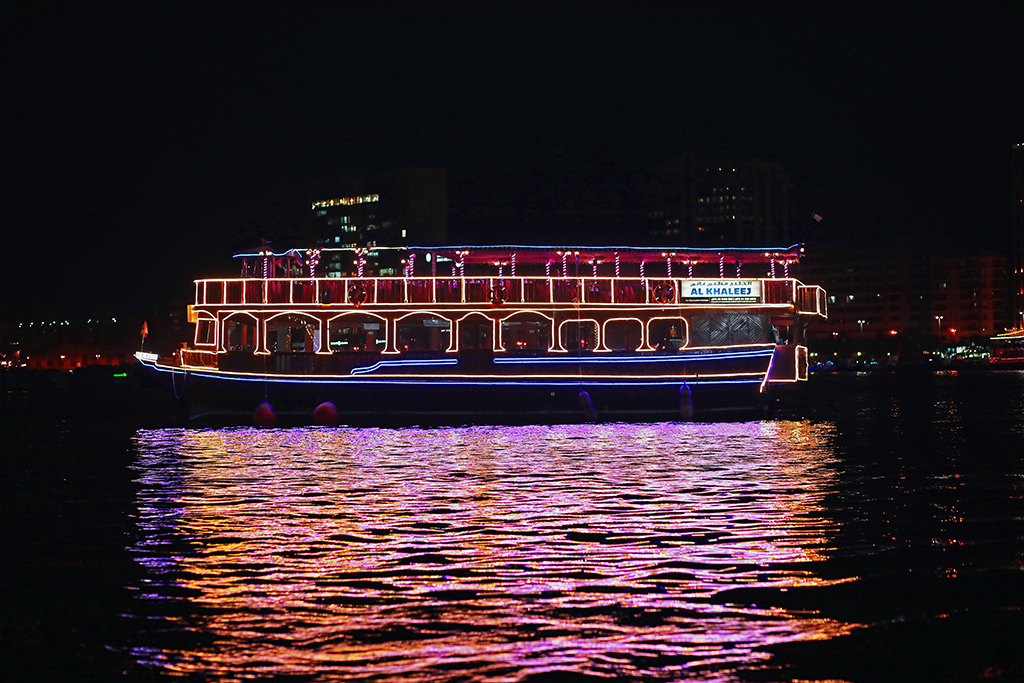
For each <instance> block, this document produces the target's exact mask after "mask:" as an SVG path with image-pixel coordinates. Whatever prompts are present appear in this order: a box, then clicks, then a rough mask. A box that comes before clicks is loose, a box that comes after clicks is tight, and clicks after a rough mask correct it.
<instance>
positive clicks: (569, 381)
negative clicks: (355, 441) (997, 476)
mask: <svg viewBox="0 0 1024 683" xmlns="http://www.w3.org/2000/svg"><path fill="white" fill-rule="evenodd" d="M140 362H141V364H142V365H143V366H147V367H150V368H153V369H154V370H156V371H159V372H162V373H171V374H176V375H194V376H196V377H205V378H207V379H216V380H229V381H232V382H276V383H282V382H284V383H288V382H291V383H295V384H354V385H364V384H423V385H431V386H437V385H439V384H443V385H447V386H490V385H498V386H579V385H580V384H581V381H580V378H566V379H564V380H529V381H522V380H519V381H516V380H511V381H508V380H485V381H484V380H449V379H442V378H432V379H416V378H410V379H375V378H367V379H360V380H359V381H357V382H356V381H353V380H346V379H344V378H336V379H302V378H296V377H272V376H270V375H267V376H265V377H237V376H231V375H225V374H222V373H219V372H203V371H196V370H181V369H179V368H171V367H169V366H158V365H156V364H153V362H146V361H145V360H140ZM758 375H759V377H757V378H754V379H727V380H714V379H699V378H683V377H680V378H679V379H678V380H668V381H646V382H644V381H626V382H609V381H604V380H599V381H590V380H586V379H584V381H583V384H584V385H585V386H623V387H625V386H680V385H681V384H683V383H685V384H758V383H760V382H761V381H762V379H761V377H760V373H758Z"/></svg>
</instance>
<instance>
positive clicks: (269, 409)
mask: <svg viewBox="0 0 1024 683" xmlns="http://www.w3.org/2000/svg"><path fill="white" fill-rule="evenodd" d="M252 421H253V422H254V423H256V426H257V427H265V428H267V429H269V428H271V427H273V426H274V425H276V424H277V413H275V412H274V407H273V406H271V405H270V404H269V403H267V402H266V401H264V402H263V403H261V404H260V405H259V407H258V408H256V412H255V413H253V414H252Z"/></svg>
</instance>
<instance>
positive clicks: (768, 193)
mask: <svg viewBox="0 0 1024 683" xmlns="http://www.w3.org/2000/svg"><path fill="white" fill-rule="evenodd" d="M791 187H792V185H791V183H790V180H789V176H788V175H787V174H786V173H785V171H784V170H783V169H782V167H781V166H780V165H779V164H776V163H771V162H766V161H754V160H748V161H734V160H729V159H723V158H718V157H710V156H703V155H699V154H697V153H695V152H684V153H683V154H682V155H680V157H679V158H678V159H675V160H674V161H672V162H670V163H667V164H665V165H664V166H662V167H661V168H659V169H658V170H657V172H656V174H655V177H654V178H652V179H651V181H649V182H648V184H647V187H646V188H644V196H643V198H642V202H643V210H644V213H645V214H646V215H647V216H648V218H650V219H651V220H652V221H654V227H653V228H652V230H651V235H652V236H655V237H661V238H667V239H670V240H672V241H674V242H678V243H680V244H687V245H692V246H698V247H709V246H737V247H739V246H785V245H789V244H790V243H792V242H795V241H796V240H795V239H793V237H794V236H793V235H792V234H791V233H792V230H791V225H790V215H789V210H790V207H789V203H790V191H791Z"/></svg>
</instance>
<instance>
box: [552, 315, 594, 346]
mask: <svg viewBox="0 0 1024 683" xmlns="http://www.w3.org/2000/svg"><path fill="white" fill-rule="evenodd" d="M560 331H561V338H560V339H559V341H561V342H562V348H564V349H565V350H566V351H569V352H576V351H579V350H583V351H593V350H594V349H596V348H597V343H598V330H597V321H596V320H568V321H566V322H564V323H562V325H561V328H560Z"/></svg>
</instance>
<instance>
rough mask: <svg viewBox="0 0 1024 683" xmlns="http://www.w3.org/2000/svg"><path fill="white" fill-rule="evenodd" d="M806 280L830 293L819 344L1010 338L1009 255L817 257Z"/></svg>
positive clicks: (837, 252)
mask: <svg viewBox="0 0 1024 683" xmlns="http://www.w3.org/2000/svg"><path fill="white" fill-rule="evenodd" d="M801 269H802V273H803V274H804V275H805V276H806V277H805V279H806V280H808V281H810V282H820V283H821V285H822V286H823V287H824V288H825V290H826V291H827V292H828V320H825V321H822V322H820V323H818V324H816V325H815V326H814V327H813V328H812V330H811V334H812V336H814V337H817V338H819V339H822V338H829V337H844V338H849V339H878V338H884V337H886V336H892V337H897V336H902V335H908V334H909V335H915V336H917V337H918V338H922V337H924V336H931V337H937V338H939V339H942V340H945V341H949V342H953V341H960V340H964V339H978V340H980V339H985V338H988V337H991V336H993V335H995V334H999V333H1001V332H1003V331H1005V329H1006V327H1007V325H1009V324H1010V316H1009V315H1008V310H1007V302H1008V297H1007V294H1008V284H1009V283H1008V280H1007V269H1008V264H1007V259H1006V255H1005V254H992V253H982V254H964V255H959V256H955V257H942V258H939V257H934V258H929V257H928V256H926V255H925V254H923V253H922V252H921V251H919V250H911V249H908V248H905V247H870V248H861V249H832V250H812V251H811V252H810V254H809V255H808V257H807V258H806V259H805V260H804V262H803V263H802V264H801Z"/></svg>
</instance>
